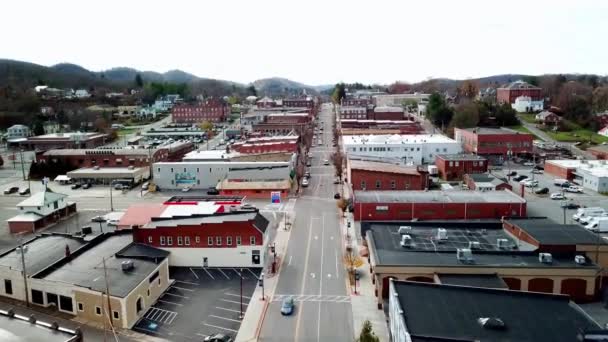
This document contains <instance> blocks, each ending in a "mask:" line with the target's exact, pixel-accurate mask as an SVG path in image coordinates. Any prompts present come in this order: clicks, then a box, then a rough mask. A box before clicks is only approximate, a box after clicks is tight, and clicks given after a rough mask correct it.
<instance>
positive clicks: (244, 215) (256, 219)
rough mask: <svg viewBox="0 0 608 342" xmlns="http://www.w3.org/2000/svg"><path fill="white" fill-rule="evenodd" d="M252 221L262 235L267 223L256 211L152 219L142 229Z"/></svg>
mask: <svg viewBox="0 0 608 342" xmlns="http://www.w3.org/2000/svg"><path fill="white" fill-rule="evenodd" d="M245 221H253V225H254V226H255V228H257V229H258V230H259V231H261V232H262V233H264V232H265V231H266V228H267V227H268V223H269V221H268V220H267V219H266V218H265V217H264V216H263V215H261V214H260V213H259V212H258V211H253V210H251V211H249V210H247V211H241V212H235V213H228V214H213V215H197V216H188V217H173V218H153V219H152V221H151V222H149V223H148V224H146V225H145V226H143V227H142V228H156V227H177V226H182V225H203V224H214V223H224V222H245Z"/></svg>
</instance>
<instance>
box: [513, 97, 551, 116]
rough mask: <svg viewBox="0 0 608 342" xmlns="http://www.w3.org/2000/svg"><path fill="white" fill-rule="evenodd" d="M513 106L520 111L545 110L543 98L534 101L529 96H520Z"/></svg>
mask: <svg viewBox="0 0 608 342" xmlns="http://www.w3.org/2000/svg"><path fill="white" fill-rule="evenodd" d="M511 107H512V108H513V109H515V111H517V112H519V113H527V112H538V111H541V110H543V108H544V102H543V100H538V101H533V100H532V98H531V97H529V96H519V97H518V98H516V99H515V102H514V103H512V104H511Z"/></svg>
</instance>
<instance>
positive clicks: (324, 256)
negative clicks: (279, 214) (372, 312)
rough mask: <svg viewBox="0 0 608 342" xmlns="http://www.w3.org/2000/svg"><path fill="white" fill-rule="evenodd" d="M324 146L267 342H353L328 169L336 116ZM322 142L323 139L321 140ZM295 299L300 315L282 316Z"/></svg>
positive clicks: (272, 309)
mask: <svg viewBox="0 0 608 342" xmlns="http://www.w3.org/2000/svg"><path fill="white" fill-rule="evenodd" d="M320 116H321V118H320V121H323V124H324V131H323V133H322V134H321V135H322V139H323V145H322V146H317V147H314V148H312V149H311V152H312V155H313V163H312V167H311V168H310V172H311V181H310V185H309V186H308V188H306V189H305V190H304V193H303V196H301V197H300V198H299V199H298V200H297V202H296V206H295V212H296V217H295V225H294V227H293V230H292V232H291V237H290V240H289V245H288V248H287V253H286V255H285V257H284V259H283V264H282V266H281V271H280V274H279V281H278V284H277V287H276V289H275V292H274V297H273V301H272V302H271V304H270V306H269V308H268V312H267V314H266V317H265V319H264V325H263V326H262V330H261V334H260V340H261V341H353V340H354V336H353V328H352V324H353V323H352V309H351V304H350V299H349V292H348V291H349V290H348V288H347V278H346V272H345V270H344V264H343V261H342V260H343V259H342V240H341V234H340V228H339V219H340V218H339V215H338V210H337V206H336V200H334V198H333V195H334V193H336V192H338V186H337V185H334V184H333V179H334V168H333V166H325V165H323V160H325V159H329V155H330V154H331V153H332V152H333V150H334V149H333V148H332V147H331V144H332V141H331V140H332V137H331V131H332V130H331V121H332V114H331V112H330V107H328V106H327V107H323V111H322V113H321V114H320ZM317 140H318V138H317ZM286 296H293V297H294V299H295V301H296V303H295V311H294V313H293V314H292V315H291V316H282V315H281V312H280V309H281V301H282V299H283V298H285V297H286Z"/></svg>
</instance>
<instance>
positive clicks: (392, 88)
mask: <svg viewBox="0 0 608 342" xmlns="http://www.w3.org/2000/svg"><path fill="white" fill-rule="evenodd" d="M410 90H412V86H411V85H409V84H408V83H403V82H399V81H397V82H395V83H393V84H391V85H389V86H388V92H389V93H391V94H405V93H407V92H409V91H410Z"/></svg>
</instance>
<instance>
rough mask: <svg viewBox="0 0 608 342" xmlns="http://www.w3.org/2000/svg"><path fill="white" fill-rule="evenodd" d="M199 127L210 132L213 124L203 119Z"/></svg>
mask: <svg viewBox="0 0 608 342" xmlns="http://www.w3.org/2000/svg"><path fill="white" fill-rule="evenodd" d="M198 127H200V129H201V130H203V131H205V132H209V131H210V130H212V129H213V124H212V123H211V122H209V121H203V122H201V123H200V124H199V125H198Z"/></svg>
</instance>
